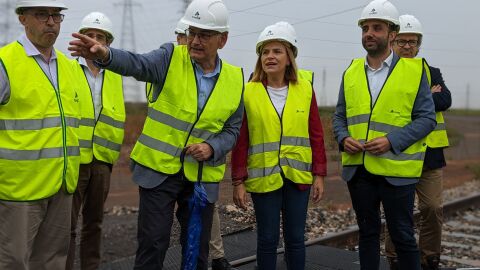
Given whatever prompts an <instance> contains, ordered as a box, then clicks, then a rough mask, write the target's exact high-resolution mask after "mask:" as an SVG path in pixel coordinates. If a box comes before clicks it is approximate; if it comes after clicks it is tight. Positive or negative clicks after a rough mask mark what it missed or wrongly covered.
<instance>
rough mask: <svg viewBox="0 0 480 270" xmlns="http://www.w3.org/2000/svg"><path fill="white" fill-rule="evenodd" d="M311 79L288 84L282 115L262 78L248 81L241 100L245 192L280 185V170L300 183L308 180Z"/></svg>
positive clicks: (268, 189) (310, 161)
mask: <svg viewBox="0 0 480 270" xmlns="http://www.w3.org/2000/svg"><path fill="white" fill-rule="evenodd" d="M312 96H313V95H312V86H311V84H310V82H308V81H306V80H303V79H299V80H298V82H297V83H296V84H292V83H290V84H289V87H288V96H287V100H286V102H285V107H284V109H283V113H282V116H281V117H280V116H279V115H278V113H277V111H276V110H275V107H274V106H273V104H272V102H271V100H270V97H269V95H268V92H267V90H266V89H265V87H264V86H263V84H262V83H261V82H249V83H248V84H247V86H246V88H245V93H244V102H245V112H246V115H247V120H248V132H249V150H248V161H247V164H248V179H247V180H246V181H245V187H246V189H247V191H248V192H257V193H264V192H269V191H273V190H276V189H279V188H280V187H282V185H283V180H282V176H281V173H282V172H283V174H284V175H285V177H286V178H288V179H290V180H291V181H293V182H295V183H299V184H311V183H312V181H313V174H312V149H311V146H310V136H309V132H308V119H309V115H310V104H311V102H312Z"/></svg>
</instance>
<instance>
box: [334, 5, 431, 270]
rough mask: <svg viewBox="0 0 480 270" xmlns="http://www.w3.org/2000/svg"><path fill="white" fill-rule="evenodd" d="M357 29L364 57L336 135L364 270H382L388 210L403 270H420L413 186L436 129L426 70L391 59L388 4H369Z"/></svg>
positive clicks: (344, 93) (348, 84) (342, 100)
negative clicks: (382, 234) (383, 226)
mask: <svg viewBox="0 0 480 270" xmlns="http://www.w3.org/2000/svg"><path fill="white" fill-rule="evenodd" d="M358 25H359V26H360V28H361V29H362V45H363V47H364V49H365V50H366V52H367V56H366V58H358V59H354V60H353V61H352V63H351V64H350V66H349V67H348V68H347V70H346V71H345V73H344V75H343V80H342V83H341V86H340V92H339V96H338V103H337V107H336V111H335V115H334V120H333V128H334V133H335V137H336V139H337V142H338V143H339V147H340V149H341V151H342V165H343V170H342V177H343V178H344V180H345V181H347V185H348V190H349V192H350V197H351V199H352V206H353V208H354V210H355V214H356V217H357V223H358V226H359V229H360V235H359V257H360V265H361V269H379V262H380V231H381V219H380V205H383V209H384V213H385V219H386V221H387V226H388V230H389V232H390V235H391V237H392V240H393V243H394V245H395V249H396V250H397V253H398V263H399V269H402V270H420V269H421V266H420V255H419V252H418V248H417V244H416V240H415V236H414V229H413V204H414V199H415V184H416V183H418V178H419V177H420V175H421V172H422V167H423V157H424V153H425V150H426V144H425V139H424V137H425V136H426V135H427V134H428V133H430V132H431V131H432V130H433V129H434V127H435V123H436V122H435V112H434V105H433V100H432V95H431V93H430V88H429V86H428V80H427V76H425V75H424V63H423V60H422V59H405V58H399V57H398V55H396V54H395V53H394V52H392V49H391V46H390V44H391V43H392V42H393V40H395V37H396V34H397V31H398V25H399V21H398V11H397V9H396V8H395V6H393V5H392V4H391V3H390V2H389V1H387V0H374V1H372V2H370V3H369V4H368V5H367V6H366V7H365V8H364V9H363V11H362V15H361V17H360V19H359V20H358Z"/></svg>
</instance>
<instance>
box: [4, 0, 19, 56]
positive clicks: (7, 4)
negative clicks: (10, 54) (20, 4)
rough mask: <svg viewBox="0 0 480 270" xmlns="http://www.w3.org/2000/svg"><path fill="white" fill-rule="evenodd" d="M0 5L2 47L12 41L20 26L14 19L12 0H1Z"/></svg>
mask: <svg viewBox="0 0 480 270" xmlns="http://www.w3.org/2000/svg"><path fill="white" fill-rule="evenodd" d="M0 7H1V8H0V17H1V18H0V47H3V46H5V45H7V44H8V43H10V42H12V41H13V39H14V38H15V36H16V35H18V33H19V32H20V31H19V29H20V27H19V26H18V24H16V23H15V21H14V19H15V16H14V15H15V13H14V12H13V9H14V7H15V4H14V0H1V1H0Z"/></svg>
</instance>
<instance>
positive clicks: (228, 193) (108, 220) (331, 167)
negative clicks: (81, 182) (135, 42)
mask: <svg viewBox="0 0 480 270" xmlns="http://www.w3.org/2000/svg"><path fill="white" fill-rule="evenodd" d="M322 121H323V124H324V130H325V136H326V137H325V141H326V148H327V156H328V162H329V163H328V176H327V177H326V184H325V185H326V191H325V197H324V200H323V201H322V202H321V203H320V204H322V205H323V206H326V207H327V208H330V209H346V208H350V206H351V202H350V197H349V194H348V190H347V188H346V184H345V183H344V182H343V181H342V180H341V178H340V176H339V175H340V169H341V163H340V161H339V157H338V151H337V149H336V143H335V142H334V141H333V138H332V135H331V125H330V119H328V117H322ZM446 123H447V126H448V130H449V134H450V135H451V139H450V140H451V144H452V146H451V147H450V148H448V149H446V151H445V154H446V157H447V159H448V161H447V163H448V165H447V167H446V168H445V170H444V176H445V177H444V178H445V180H444V188H445V189H449V188H452V187H456V186H459V185H462V184H463V183H465V182H467V181H472V180H473V179H479V178H480V177H479V175H478V174H480V116H478V115H476V116H458V115H449V114H447V115H446ZM142 125H143V116H142V115H141V114H138V115H134V116H133V117H132V116H129V117H128V118H127V132H126V134H127V135H126V139H125V144H124V146H123V147H122V157H121V159H120V160H119V162H117V164H116V165H115V166H114V169H113V173H112V181H111V187H110V194H109V197H108V199H107V203H106V208H107V211H108V212H109V214H108V215H106V216H105V221H104V258H103V261H110V260H115V259H118V258H121V257H125V256H131V255H133V254H134V253H135V248H136V225H137V224H136V222H137V220H136V213H130V214H129V213H127V214H125V213H123V214H112V208H114V207H116V208H117V209H118V208H119V207H127V208H128V207H138V187H137V186H136V185H135V184H134V183H133V182H132V180H131V173H130V171H129V169H128V164H129V159H128V154H129V153H130V151H131V149H132V146H133V143H134V142H135V139H136V137H138V135H139V134H140V130H141V127H142ZM472 168H473V169H472ZM475 169H476V172H477V175H475V173H474V171H475ZM220 193H221V194H220V200H219V202H220V203H221V204H224V205H226V204H229V203H232V186H231V183H230V172H229V171H227V172H226V178H225V180H224V181H223V182H222V183H221V192H220ZM312 207H315V206H312ZM226 222H228V221H226ZM229 224H230V223H229Z"/></svg>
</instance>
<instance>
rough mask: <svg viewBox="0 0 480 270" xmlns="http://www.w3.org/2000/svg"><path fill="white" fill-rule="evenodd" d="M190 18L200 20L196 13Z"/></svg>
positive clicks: (198, 14)
mask: <svg viewBox="0 0 480 270" xmlns="http://www.w3.org/2000/svg"><path fill="white" fill-rule="evenodd" d="M192 18H194V19H197V20H200V13H199V12H198V11H197V12H196V13H195V15H193V16H192Z"/></svg>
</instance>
